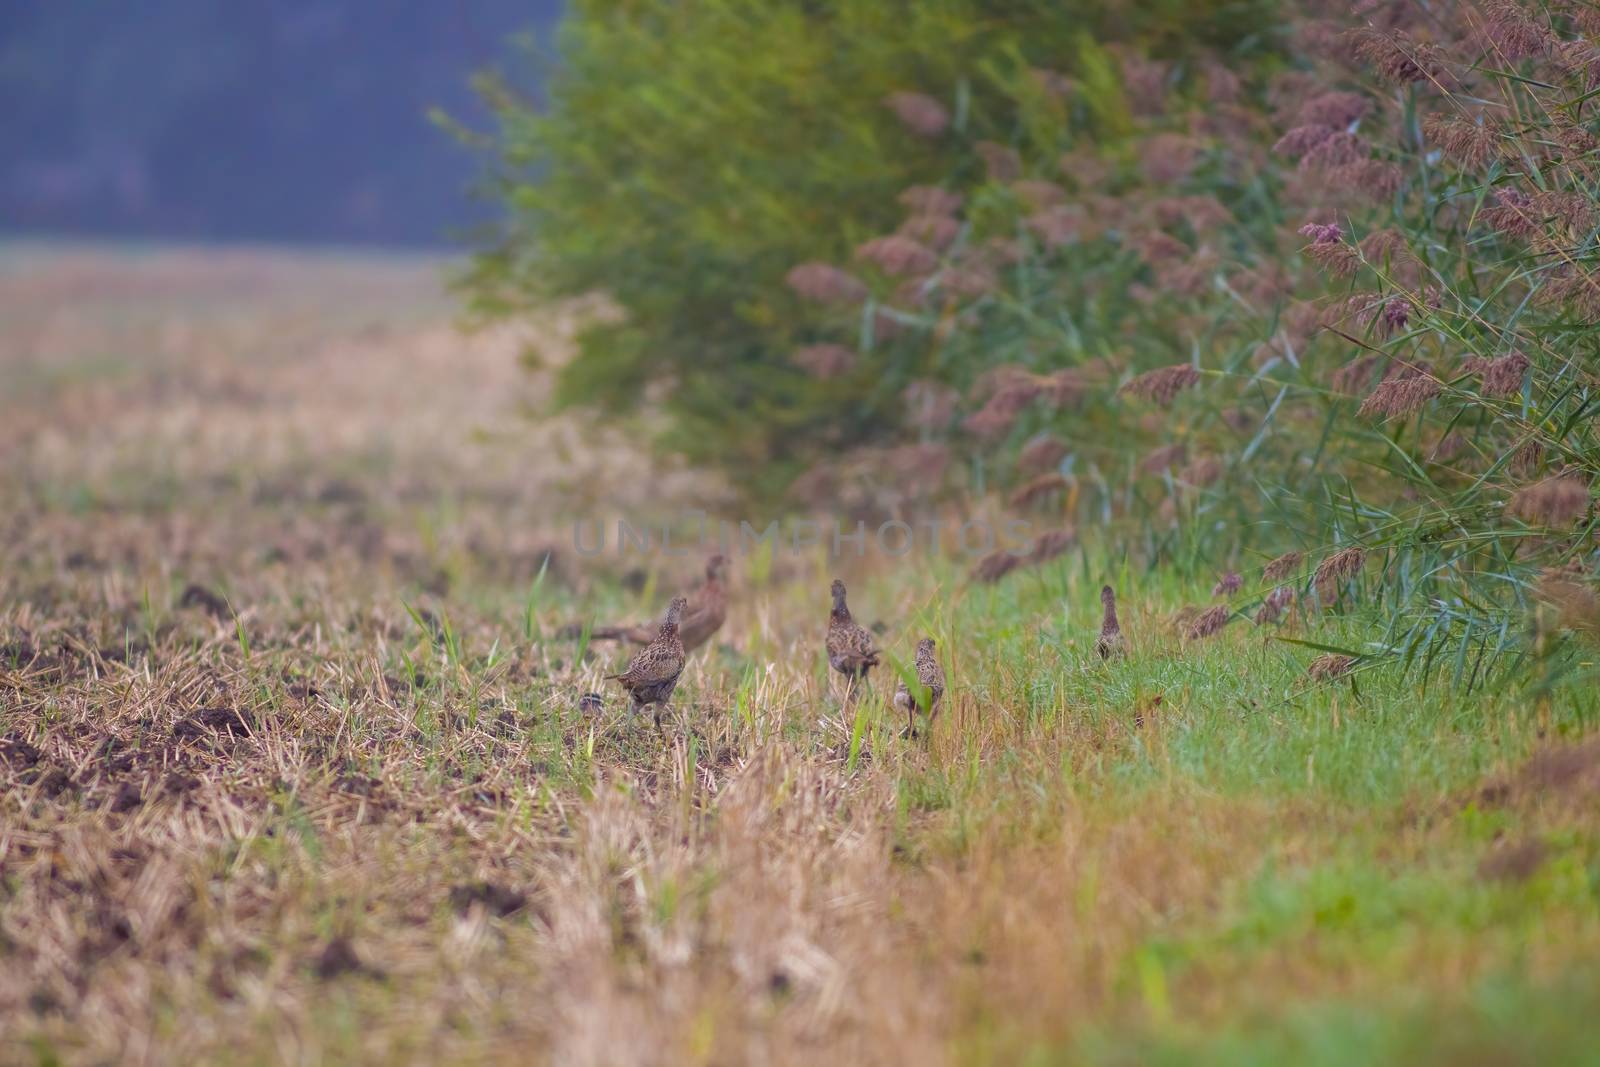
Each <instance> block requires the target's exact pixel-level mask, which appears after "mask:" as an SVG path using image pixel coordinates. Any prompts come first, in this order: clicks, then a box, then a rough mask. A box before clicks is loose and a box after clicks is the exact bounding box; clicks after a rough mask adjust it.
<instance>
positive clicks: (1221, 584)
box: [1211, 571, 1244, 597]
mask: <svg viewBox="0 0 1600 1067" xmlns="http://www.w3.org/2000/svg"><path fill="white" fill-rule="evenodd" d="M1243 587H1244V579H1243V578H1241V577H1240V576H1239V572H1238V571H1229V572H1228V573H1227V574H1224V575H1223V576H1222V577H1221V578H1218V579H1217V584H1216V585H1214V586H1212V587H1211V595H1212V596H1214V597H1229V596H1232V595H1233V594H1235V593H1237V592H1238V591H1239V590H1240V589H1242V588H1243Z"/></svg>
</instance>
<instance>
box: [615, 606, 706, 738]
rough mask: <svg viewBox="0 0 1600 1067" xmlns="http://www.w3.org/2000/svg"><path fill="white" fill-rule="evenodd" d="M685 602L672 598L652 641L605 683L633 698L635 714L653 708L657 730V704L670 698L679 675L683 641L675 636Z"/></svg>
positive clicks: (658, 705)
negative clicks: (623, 690) (616, 687)
mask: <svg viewBox="0 0 1600 1067" xmlns="http://www.w3.org/2000/svg"><path fill="white" fill-rule="evenodd" d="M687 603H688V601H687V600H686V599H685V598H684V597H681V596H675V597H673V598H672V603H671V604H670V605H668V607H667V617H666V618H665V619H663V620H662V622H661V629H660V630H659V631H657V633H656V636H655V640H653V641H651V642H650V643H649V644H648V645H646V646H644V648H642V649H640V650H639V651H638V652H636V653H635V654H634V657H633V659H631V660H629V661H628V669H627V670H625V671H623V672H622V673H621V674H612V675H607V676H606V680H607V681H614V682H616V683H617V684H618V685H620V686H622V688H624V689H626V690H627V691H628V695H629V696H631V697H633V709H634V710H635V711H638V710H639V709H641V708H644V707H647V706H649V705H652V704H653V705H655V718H656V729H658V730H659V729H660V728H661V705H663V704H665V703H667V702H668V701H670V700H671V699H672V690H673V689H674V688H675V687H676V686H677V684H678V675H680V674H682V673H683V641H682V640H681V639H680V638H679V637H678V623H679V620H681V619H682V617H683V609H684V606H685V605H686V604H687Z"/></svg>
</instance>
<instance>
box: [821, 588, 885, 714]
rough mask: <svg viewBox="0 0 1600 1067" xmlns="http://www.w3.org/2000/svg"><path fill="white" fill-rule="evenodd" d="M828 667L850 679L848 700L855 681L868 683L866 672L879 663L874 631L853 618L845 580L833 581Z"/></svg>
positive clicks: (829, 616)
mask: <svg viewBox="0 0 1600 1067" xmlns="http://www.w3.org/2000/svg"><path fill="white" fill-rule="evenodd" d="M827 645H828V666H830V667H832V668H833V669H834V670H836V671H838V672H839V673H840V674H842V675H844V676H845V678H847V679H848V680H849V682H850V687H849V689H848V691H847V693H848V695H847V697H846V700H847V702H848V700H849V697H850V696H853V695H854V693H855V686H856V682H857V681H860V682H862V683H863V684H865V682H866V680H867V672H868V671H869V670H871V669H872V668H873V667H876V666H877V665H878V649H877V648H876V646H875V645H874V644H873V640H872V634H871V633H869V632H868V631H866V630H865V629H863V628H862V627H860V626H858V625H857V624H856V621H855V620H854V619H852V618H851V617H850V606H849V605H848V604H846V603H845V594H844V583H843V582H841V581H840V580H839V579H837V578H835V579H834V580H833V610H832V611H831V612H829V614H828V642H827Z"/></svg>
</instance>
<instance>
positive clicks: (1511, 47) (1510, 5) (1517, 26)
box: [1478, 0, 1555, 63]
mask: <svg viewBox="0 0 1600 1067" xmlns="http://www.w3.org/2000/svg"><path fill="white" fill-rule="evenodd" d="M1482 14H1483V21H1482V23H1481V24H1480V26H1479V27H1478V34H1479V37H1480V38H1481V43H1482V46H1483V47H1484V48H1486V49H1487V50H1488V51H1489V52H1490V53H1491V54H1493V55H1495V56H1497V57H1498V58H1499V59H1501V60H1505V61H1508V62H1512V63H1514V62H1516V61H1517V60H1519V59H1526V58H1527V57H1529V56H1537V55H1543V54H1545V53H1546V52H1547V51H1549V49H1550V47H1551V46H1552V45H1553V44H1554V43H1555V37H1554V35H1553V34H1551V32H1550V30H1549V28H1548V27H1546V26H1544V25H1543V24H1542V23H1540V22H1539V21H1538V20H1536V19H1534V18H1533V17H1531V16H1530V15H1529V13H1528V11H1527V9H1526V8H1525V7H1524V6H1523V5H1522V4H1519V3H1516V2H1514V0H1488V3H1485V4H1484V5H1483V12H1482Z"/></svg>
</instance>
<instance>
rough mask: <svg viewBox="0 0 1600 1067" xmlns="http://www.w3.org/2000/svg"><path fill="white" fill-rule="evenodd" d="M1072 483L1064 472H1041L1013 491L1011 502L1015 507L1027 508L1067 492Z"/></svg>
mask: <svg viewBox="0 0 1600 1067" xmlns="http://www.w3.org/2000/svg"><path fill="white" fill-rule="evenodd" d="M1071 484H1072V483H1070V482H1068V481H1067V479H1066V477H1065V476H1064V475H1062V474H1057V473H1050V474H1041V475H1039V476H1038V477H1037V478H1032V479H1030V480H1029V481H1027V482H1025V483H1024V484H1023V485H1022V486H1020V487H1019V488H1018V489H1017V490H1016V492H1014V493H1012V494H1011V498H1010V501H1009V503H1010V504H1011V506H1012V507H1014V508H1019V509H1020V508H1025V507H1027V506H1029V505H1030V504H1036V503H1038V502H1039V501H1040V500H1043V499H1044V498H1045V497H1048V496H1053V495H1055V494H1057V493H1064V492H1066V491H1067V488H1068V487H1069V486H1070V485H1071Z"/></svg>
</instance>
